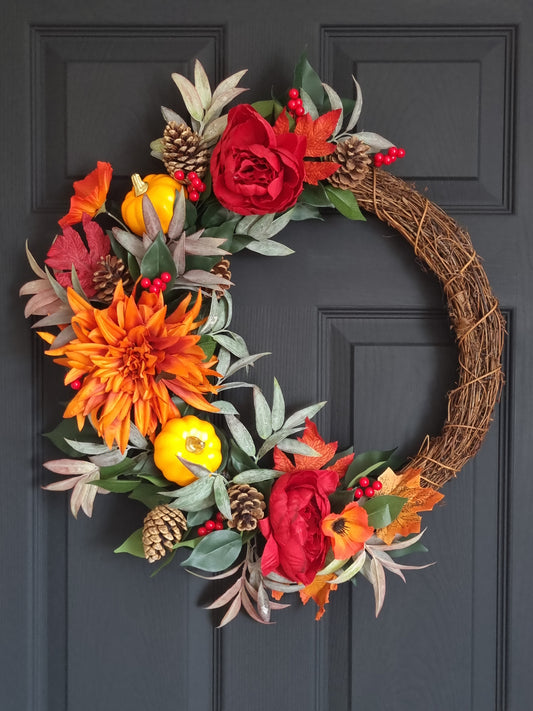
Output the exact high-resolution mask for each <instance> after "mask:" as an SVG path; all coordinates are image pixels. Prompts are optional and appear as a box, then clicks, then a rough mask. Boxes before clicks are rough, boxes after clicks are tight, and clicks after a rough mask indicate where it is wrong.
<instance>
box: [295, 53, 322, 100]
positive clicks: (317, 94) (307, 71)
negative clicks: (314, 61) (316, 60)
mask: <svg viewBox="0 0 533 711" xmlns="http://www.w3.org/2000/svg"><path fill="white" fill-rule="evenodd" d="M294 86H295V87H296V88H297V89H304V90H305V91H306V92H307V93H308V94H309V96H310V97H311V99H312V100H313V102H314V103H315V104H316V106H317V107H319V108H320V107H321V106H322V104H323V103H324V100H325V93H324V89H323V87H322V81H321V79H320V77H319V76H318V74H317V73H316V72H315V70H314V69H313V67H312V66H311V65H310V64H309V62H308V61H307V57H306V56H305V54H302V56H301V57H300V60H299V61H298V64H297V65H296V69H295V70H294Z"/></svg>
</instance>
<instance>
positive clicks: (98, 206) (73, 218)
mask: <svg viewBox="0 0 533 711" xmlns="http://www.w3.org/2000/svg"><path fill="white" fill-rule="evenodd" d="M112 173H113V168H112V167H111V164H110V163H104V162H103V161H100V160H99V161H98V162H97V164H96V168H95V169H94V170H93V171H91V172H90V173H89V175H87V176H85V178H83V180H76V182H75V183H74V195H73V196H72V197H71V198H70V210H69V211H68V213H67V214H66V215H65V217H62V218H61V219H60V220H59V226H60V227H61V229H64V228H65V227H66V226H67V225H75V224H77V223H78V222H81V218H82V216H83V215H84V214H86V215H89V217H94V216H95V215H98V213H99V212H102V211H103V210H105V201H106V198H107V192H108V190H109V184H110V183H111V175H112Z"/></svg>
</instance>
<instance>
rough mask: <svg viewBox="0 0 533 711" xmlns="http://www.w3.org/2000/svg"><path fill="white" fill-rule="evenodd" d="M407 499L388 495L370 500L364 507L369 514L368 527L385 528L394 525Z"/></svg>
mask: <svg viewBox="0 0 533 711" xmlns="http://www.w3.org/2000/svg"><path fill="white" fill-rule="evenodd" d="M406 501H407V499H404V498H403V497H402V496H390V495H387V494H383V495H379V496H375V497H374V498H373V499H368V501H366V502H365V503H364V504H363V505H362V507H363V508H364V509H365V511H366V512H367V514H368V525H369V526H372V527H373V528H385V526H388V525H389V524H390V523H392V522H393V521H394V520H395V519H396V518H398V514H399V513H400V511H401V510H402V508H403V505H404V504H405V502H406Z"/></svg>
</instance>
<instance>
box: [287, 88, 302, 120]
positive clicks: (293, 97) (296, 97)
mask: <svg viewBox="0 0 533 711" xmlns="http://www.w3.org/2000/svg"><path fill="white" fill-rule="evenodd" d="M287 108H288V110H289V113H290V114H291V116H292V117H293V118H296V117H297V116H303V115H304V114H305V109H304V107H303V102H302V100H301V99H300V92H299V91H298V89H289V101H288V103H287Z"/></svg>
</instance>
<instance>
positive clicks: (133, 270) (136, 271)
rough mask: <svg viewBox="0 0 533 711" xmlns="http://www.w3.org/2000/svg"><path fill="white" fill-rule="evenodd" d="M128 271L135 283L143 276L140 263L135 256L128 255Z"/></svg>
mask: <svg viewBox="0 0 533 711" xmlns="http://www.w3.org/2000/svg"><path fill="white" fill-rule="evenodd" d="M128 271H129V273H130V274H131V278H132V279H133V281H136V280H137V279H138V278H139V277H140V276H141V269H140V267H139V262H138V261H137V260H136V259H135V257H134V256H133V254H128Z"/></svg>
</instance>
